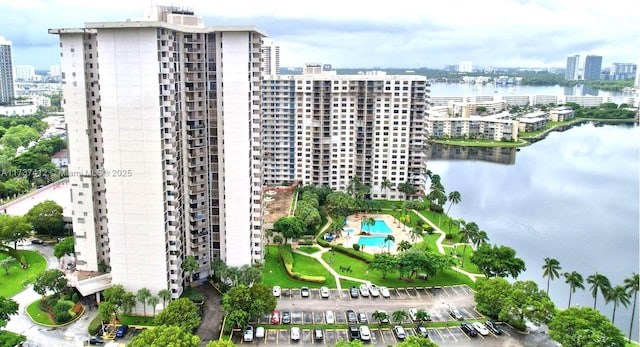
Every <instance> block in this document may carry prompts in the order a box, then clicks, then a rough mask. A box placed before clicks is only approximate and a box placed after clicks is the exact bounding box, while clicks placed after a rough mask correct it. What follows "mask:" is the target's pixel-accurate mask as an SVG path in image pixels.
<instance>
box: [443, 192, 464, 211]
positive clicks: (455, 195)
mask: <svg viewBox="0 0 640 347" xmlns="http://www.w3.org/2000/svg"><path fill="white" fill-rule="evenodd" d="M460 201H462V197H461V196H460V192H458V191H457V190H454V191H452V192H450V193H449V208H448V209H447V216H448V215H449V211H450V210H451V206H453V205H454V204H455V205H457V204H459V203H460Z"/></svg>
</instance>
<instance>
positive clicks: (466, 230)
mask: <svg viewBox="0 0 640 347" xmlns="http://www.w3.org/2000/svg"><path fill="white" fill-rule="evenodd" d="M477 232H478V224H476V223H475V222H469V223H466V222H464V221H463V222H462V223H460V242H463V243H464V247H462V264H461V265H460V266H461V267H464V256H465V254H466V251H467V245H468V244H469V242H470V241H471V240H473V238H474V237H475V234H476V233H477Z"/></svg>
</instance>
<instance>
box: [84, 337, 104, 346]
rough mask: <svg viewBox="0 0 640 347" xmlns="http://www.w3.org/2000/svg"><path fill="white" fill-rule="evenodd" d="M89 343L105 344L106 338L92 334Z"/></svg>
mask: <svg viewBox="0 0 640 347" xmlns="http://www.w3.org/2000/svg"><path fill="white" fill-rule="evenodd" d="M87 344H90V345H102V344H104V340H103V339H102V337H100V336H91V337H90V338H89V339H88V340H87Z"/></svg>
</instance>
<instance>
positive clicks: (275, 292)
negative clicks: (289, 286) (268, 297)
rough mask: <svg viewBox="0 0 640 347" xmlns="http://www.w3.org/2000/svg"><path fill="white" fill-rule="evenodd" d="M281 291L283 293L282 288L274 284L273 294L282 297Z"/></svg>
mask: <svg viewBox="0 0 640 347" xmlns="http://www.w3.org/2000/svg"><path fill="white" fill-rule="evenodd" d="M280 293H282V288H280V286H273V296H275V297H276V298H277V297H280Z"/></svg>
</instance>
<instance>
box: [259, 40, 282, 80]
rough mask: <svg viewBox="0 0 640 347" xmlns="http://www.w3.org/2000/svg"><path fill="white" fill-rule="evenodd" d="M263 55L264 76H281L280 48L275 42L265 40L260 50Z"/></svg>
mask: <svg viewBox="0 0 640 347" xmlns="http://www.w3.org/2000/svg"><path fill="white" fill-rule="evenodd" d="M260 53H261V55H262V74H263V75H265V76H268V75H279V74H280V46H278V45H276V44H275V42H273V40H267V39H265V40H264V42H263V44H262V48H261V50H260Z"/></svg>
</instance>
